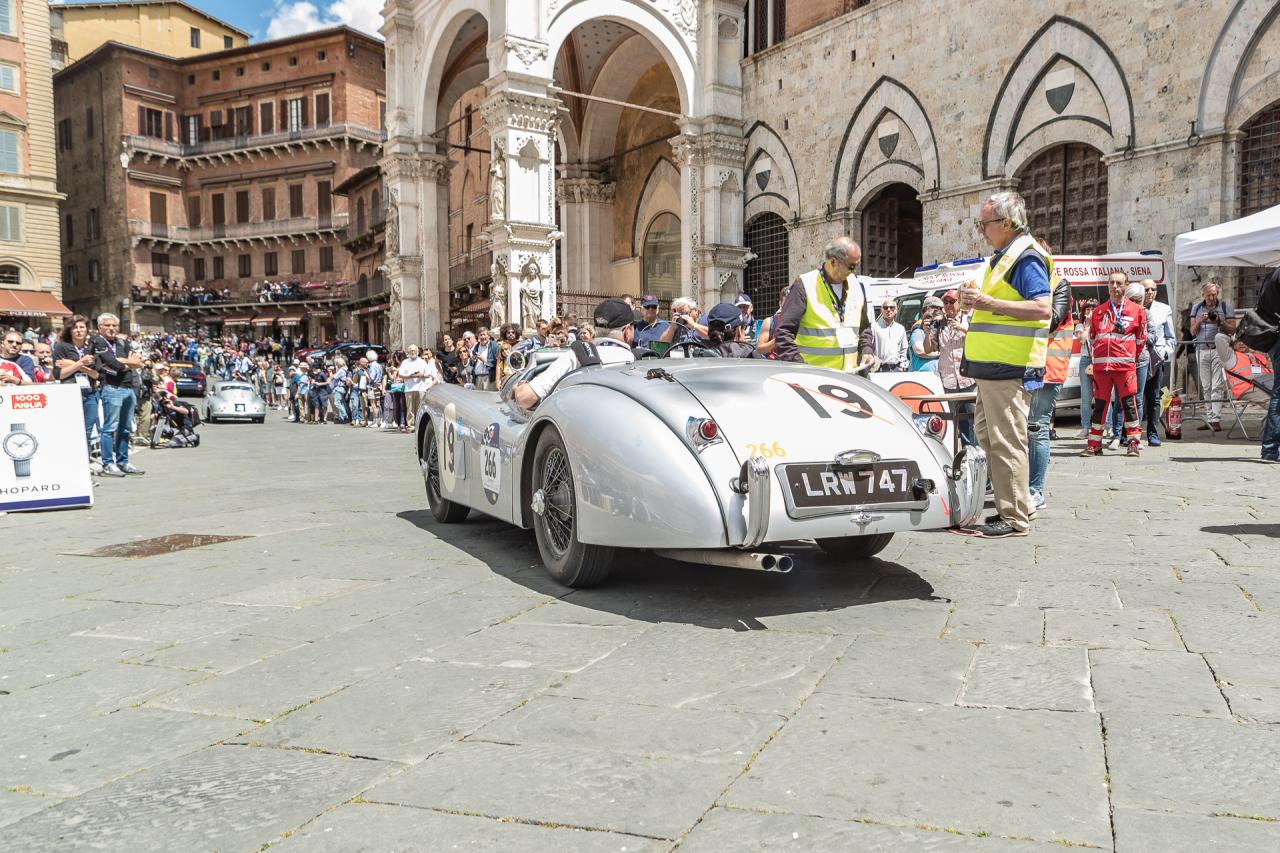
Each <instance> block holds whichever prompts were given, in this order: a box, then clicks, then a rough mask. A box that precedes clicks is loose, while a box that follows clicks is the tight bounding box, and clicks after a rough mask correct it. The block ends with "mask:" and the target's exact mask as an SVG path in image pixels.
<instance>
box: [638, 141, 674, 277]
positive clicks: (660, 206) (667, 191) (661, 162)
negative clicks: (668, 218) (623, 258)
mask: <svg viewBox="0 0 1280 853" xmlns="http://www.w3.org/2000/svg"><path fill="white" fill-rule="evenodd" d="M659 213H671V214H673V215H675V216H676V217H677V218H679V216H680V170H679V169H677V168H676V166H675V164H674V163H672V162H671V161H670V160H668V159H667V158H666V157H659V158H658V160H657V162H655V163H654V164H653V168H651V169H650V170H649V174H648V175H647V176H646V177H645V181H644V189H643V190H641V192H640V201H639V202H638V203H637V204H636V212H635V215H634V216H633V217H632V220H631V221H632V228H631V256H632V257H636V256H637V255H638V254H639V247H640V246H641V245H642V244H643V243H644V235H645V231H646V229H647V228H648V227H649V224H650V223H651V222H653V220H654V218H655V217H656V216H657V215H658V214H659Z"/></svg>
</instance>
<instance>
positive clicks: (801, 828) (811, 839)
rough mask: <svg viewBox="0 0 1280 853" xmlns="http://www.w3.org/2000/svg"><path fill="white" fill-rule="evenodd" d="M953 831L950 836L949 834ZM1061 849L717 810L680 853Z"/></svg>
mask: <svg viewBox="0 0 1280 853" xmlns="http://www.w3.org/2000/svg"><path fill="white" fill-rule="evenodd" d="M948 830H950V831H948ZM1062 849H1063V848H1062V846H1061V845H1058V844H1045V843H1041V842H1035V841H1030V842H1029V841H1026V840H1022V839H1019V840H1016V841H1012V840H1009V839H1006V838H997V837H994V836H979V835H976V834H970V833H961V832H959V831H958V830H955V829H951V828H949V827H942V826H929V825H927V824H920V825H918V826H912V827H905V826H881V825H876V824H872V823H857V822H855V821H848V820H838V819H836V818H828V817H810V816H806V815H792V814H769V813H761V812H754V811H744V810H742V809H726V808H716V809H712V810H711V812H709V813H708V814H707V816H706V817H704V818H703V819H702V821H701V822H700V823H699V824H698V825H697V826H696V827H694V829H693V831H692V832H691V833H689V836H688V837H687V838H686V839H685V840H684V842H683V843H682V844H681V845H680V853H745V851H786V853H832V851H837V850H848V851H857V853H899V851H903V850H923V851H932V850H940V851H946V853H1054V851H1059V853H1060V851H1061V850H1062Z"/></svg>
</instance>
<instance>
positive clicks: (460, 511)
mask: <svg viewBox="0 0 1280 853" xmlns="http://www.w3.org/2000/svg"><path fill="white" fill-rule="evenodd" d="M419 454H420V458H421V459H422V478H423V480H424V481H425V482H426V486H427V505H428V506H430V507H431V514H432V515H434V516H435V517H436V521H439V522H442V523H444V524H456V523H457V522H459V521H463V520H465V519H466V517H467V515H468V514H469V513H470V512H471V508H470V507H468V506H467V505H466V504H460V503H457V502H455V501H451V500H449V499H448V498H446V497H445V496H444V491H443V490H442V489H441V487H440V449H439V447H438V445H437V442H436V431H435V426H434V425H433V424H428V425H427V426H426V429H425V431H424V433H423V438H422V447H421V449H420V450H419Z"/></svg>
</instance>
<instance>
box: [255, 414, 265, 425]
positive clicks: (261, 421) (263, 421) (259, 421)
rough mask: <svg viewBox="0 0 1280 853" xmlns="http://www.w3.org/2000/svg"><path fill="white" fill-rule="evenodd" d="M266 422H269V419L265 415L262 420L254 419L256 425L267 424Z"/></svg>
mask: <svg viewBox="0 0 1280 853" xmlns="http://www.w3.org/2000/svg"><path fill="white" fill-rule="evenodd" d="M266 421H267V418H266V416H265V415H264V416H263V417H260V418H254V419H253V422H254V423H255V424H261V423H266Z"/></svg>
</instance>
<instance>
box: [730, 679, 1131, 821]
mask: <svg viewBox="0 0 1280 853" xmlns="http://www.w3.org/2000/svg"><path fill="white" fill-rule="evenodd" d="M1105 775H1106V766H1105V764H1104V762H1103V751H1102V735H1101V729H1100V726H1099V725H1098V719H1097V717H1096V716H1094V715H1093V714H1062V713H1056V712H1052V711H1004V710H996V709H975V708H948V707H944V706H939V705H923V704H917V703H911V702H890V701H884V700H870V699H855V698H850V697H844V696H829V695H826V694H820V695H817V696H814V697H812V698H811V699H810V700H809V701H808V702H806V703H805V705H804V707H803V708H802V709H801V710H800V712H799V713H798V714H797V715H796V717H795V719H793V720H792V721H791V722H790V723H789V724H788V725H787V726H786V727H785V728H784V729H783V730H782V733H781V734H780V735H779V736H778V737H777V738H776V739H774V740H773V741H772V742H771V743H770V744H769V746H768V747H767V748H766V749H765V750H764V751H763V752H762V753H761V754H760V757H759V758H758V759H757V760H756V762H755V764H753V765H752V767H751V769H750V770H749V771H748V772H747V774H746V775H744V776H743V777H742V778H741V779H739V780H738V781H736V782H735V783H734V784H733V785H732V786H731V787H730V788H729V790H728V791H727V792H726V793H725V795H724V796H723V797H722V799H721V802H722V803H723V804H725V805H730V806H735V807H739V808H746V809H761V810H765V811H778V812H790V813H801V814H810V815H818V816H821V817H833V818H843V819H847V820H863V819H865V820H872V821H884V822H888V823H893V824H901V825H906V826H913V825H915V824H917V823H924V824H928V825H933V826H943V827H952V828H955V829H958V830H960V831H962V832H965V833H969V834H973V833H976V832H980V831H988V832H991V833H993V834H996V835H1018V836H1027V837H1029V838H1032V839H1035V840H1038V841H1059V840H1060V841H1063V842H1066V841H1070V842H1073V843H1083V844H1092V845H1095V846H1109V845H1110V843H1111V826H1110V820H1109V817H1108V805H1107V791H1106V786H1105V784H1104V778H1105Z"/></svg>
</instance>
